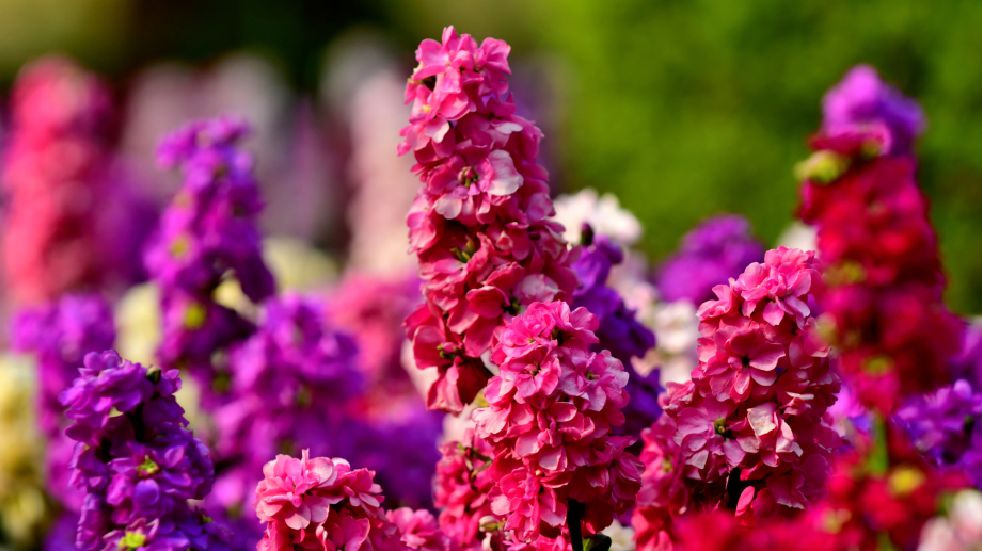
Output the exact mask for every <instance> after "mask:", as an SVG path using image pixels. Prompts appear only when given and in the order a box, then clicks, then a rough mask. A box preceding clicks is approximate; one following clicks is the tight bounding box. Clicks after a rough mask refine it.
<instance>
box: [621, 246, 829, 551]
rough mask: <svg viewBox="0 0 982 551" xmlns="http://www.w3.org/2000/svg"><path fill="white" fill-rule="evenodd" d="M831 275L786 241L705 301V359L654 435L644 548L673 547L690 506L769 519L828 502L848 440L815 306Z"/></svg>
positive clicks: (649, 445)
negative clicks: (836, 423)
mask: <svg viewBox="0 0 982 551" xmlns="http://www.w3.org/2000/svg"><path fill="white" fill-rule="evenodd" d="M819 281H820V278H819V277H818V272H817V271H816V262H815V259H814V255H813V254H812V253H806V252H802V251H798V250H794V249H786V248H779V249H775V250H771V251H768V252H767V253H766V254H765V256H764V262H762V263H753V264H751V265H749V266H748V267H747V269H746V271H744V273H743V274H742V275H741V276H740V277H739V278H737V279H731V280H730V283H729V285H727V286H717V287H716V288H715V289H714V293H715V294H716V296H717V297H718V298H717V300H714V301H709V302H706V303H705V304H703V305H702V306H701V307H700V308H699V318H700V327H699V330H700V333H701V335H702V338H700V339H699V344H698V349H699V350H698V352H699V365H698V366H697V367H696V369H695V371H693V374H692V380H691V381H688V382H686V383H685V384H684V385H669V389H668V393H667V395H666V396H665V398H664V399H665V403H664V406H663V410H664V416H663V417H662V418H661V419H659V420H658V421H657V422H656V423H655V424H654V426H653V427H652V428H651V430H650V431H649V432H648V433H647V434H646V453H645V454H644V455H643V456H642V460H643V461H644V462H645V471H644V474H643V475H642V491H641V493H640V494H639V504H640V506H639V508H638V509H637V512H636V514H635V518H634V524H635V527H636V528H637V530H638V533H639V548H640V549H646V550H655V549H672V548H673V547H672V546H673V545H674V543H673V542H677V540H678V538H679V534H678V532H677V529H676V528H675V527H674V525H673V524H674V521H675V518H674V517H676V516H679V515H681V514H684V513H686V512H688V511H693V510H700V509H717V510H720V509H732V510H733V512H734V514H735V515H739V516H746V517H754V516H768V515H771V514H777V513H782V512H783V513H786V512H787V511H792V510H795V509H801V508H804V507H806V506H807V505H808V504H810V503H814V502H815V501H816V500H817V499H818V498H820V497H821V493H822V490H823V488H824V483H825V480H826V478H827V476H828V473H829V464H830V459H831V456H832V453H833V452H834V451H835V450H836V448H837V447H838V446H839V445H840V438H839V437H838V435H837V434H836V433H835V431H834V430H833V429H832V427H831V426H830V424H829V423H830V421H829V418H828V416H827V415H826V412H827V409H828V407H829V406H831V405H832V404H833V403H834V402H835V399H836V396H835V394H836V392H838V388H839V381H838V377H837V375H836V373H835V372H834V371H833V370H832V369H831V368H830V366H829V359H828V346H827V345H824V344H823V343H821V342H820V340H819V339H818V338H817V336H816V335H815V319H814V318H813V317H812V310H813V309H812V308H811V306H809V304H811V303H812V302H813V297H812V293H813V292H815V291H816V290H818V289H820V287H818V285H817V283H818V282H819ZM676 470H678V471H680V474H678V473H676V472H675V471H676Z"/></svg>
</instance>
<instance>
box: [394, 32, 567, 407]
mask: <svg viewBox="0 0 982 551" xmlns="http://www.w3.org/2000/svg"><path fill="white" fill-rule="evenodd" d="M508 51H509V47H508V45H507V44H505V43H504V42H503V41H501V40H497V39H492V38H489V39H486V40H484V41H483V42H482V43H481V44H480V45H478V44H477V42H476V41H475V40H474V38H473V37H472V36H470V35H466V34H465V35H459V34H457V32H456V31H455V30H454V29H453V28H452V27H448V28H447V29H446V30H445V31H444V33H443V41H442V42H436V41H433V40H424V41H423V42H422V43H421V44H420V46H419V48H418V49H417V51H416V60H417V61H418V62H419V65H418V66H417V67H416V69H415V70H414V71H413V74H412V77H411V78H410V80H409V84H408V86H407V88H406V101H407V102H408V103H411V104H412V114H411V116H410V125H409V126H408V127H406V128H404V129H403V130H402V135H403V136H404V138H405V140H404V142H403V143H402V145H401V146H400V152H402V153H407V152H412V153H413V155H414V156H415V159H416V164H415V166H414V167H413V170H414V172H416V173H417V174H418V175H419V177H420V179H421V180H422V181H423V184H424V185H423V187H422V188H421V189H420V191H419V193H418V194H417V196H416V199H415V201H414V203H413V206H412V209H411V210H410V213H409V218H408V223H409V228H410V237H409V238H410V244H411V248H412V251H413V252H414V253H415V254H416V256H417V259H418V261H419V275H420V278H421V279H422V290H423V297H424V299H425V302H424V304H423V305H422V306H421V307H420V308H419V309H418V310H416V311H415V312H414V313H413V314H412V315H411V316H410V317H409V318H408V320H407V328H408V332H409V336H410V339H411V340H412V343H413V356H414V359H415V362H416V367H417V368H419V369H435V370H436V372H437V377H436V379H435V382H434V383H433V384H432V385H431V386H430V389H429V393H428V396H427V402H428V404H429V405H430V406H431V407H434V408H439V409H444V410H448V411H460V410H461V409H462V408H463V407H464V405H465V404H468V403H470V402H471V401H472V400H473V399H474V397H475V396H476V395H477V392H478V391H479V390H480V389H481V388H483V387H484V385H485V384H486V383H487V380H488V378H489V377H490V373H489V371H488V370H487V369H486V368H485V366H484V362H483V361H482V360H481V356H482V355H483V354H485V353H486V352H487V351H488V350H489V349H490V348H491V346H492V343H493V341H494V334H495V330H496V329H497V328H498V327H500V326H502V325H503V323H504V321H505V320H506V318H508V317H510V316H511V315H514V314H515V313H517V312H518V311H520V310H521V309H522V308H523V307H525V306H527V305H529V304H531V303H533V302H548V301H552V300H556V299H563V298H566V297H568V295H569V293H571V292H572V291H573V289H574V288H575V286H576V277H575V275H574V274H573V272H572V270H571V269H570V268H569V266H568V262H567V257H568V255H569V251H568V247H567V246H566V243H565V242H564V241H563V238H562V226H560V225H558V224H556V223H555V222H553V221H551V220H550V219H549V216H550V215H552V214H553V207H552V200H551V199H550V197H549V187H548V184H547V180H546V179H547V176H548V175H547V173H546V171H545V169H543V168H542V166H540V165H539V164H538V163H537V160H536V159H537V156H538V148H539V141H540V140H541V138H542V136H541V132H540V131H539V130H538V128H536V127H535V125H534V124H533V123H532V122H531V121H528V120H526V119H524V118H522V117H520V116H518V115H516V114H515V104H514V102H513V101H512V99H511V95H510V94H509V92H508V81H507V77H508V75H509V73H510V69H509V67H508V61H507V56H508Z"/></svg>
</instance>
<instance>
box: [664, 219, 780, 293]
mask: <svg viewBox="0 0 982 551" xmlns="http://www.w3.org/2000/svg"><path fill="white" fill-rule="evenodd" d="M763 258H764V247H763V246H762V245H761V244H760V243H758V242H757V241H756V240H754V239H753V237H751V235H750V227H749V224H747V221H746V220H745V219H744V218H743V217H741V216H737V215H731V214H728V215H721V216H716V217H714V218H710V219H709V220H706V221H705V222H703V223H701V224H699V225H698V226H697V227H696V228H694V229H693V230H691V231H690V232H689V233H687V234H686V235H685V237H683V238H682V246H681V247H679V251H678V252H677V253H676V254H675V255H674V256H672V257H670V258H668V259H667V260H665V262H664V263H663V264H662V265H661V267H660V269H659V270H658V282H657V283H658V290H659V291H660V292H661V295H662V298H664V299H665V300H666V301H668V302H675V301H677V300H687V301H689V302H691V303H692V304H694V305H696V306H698V305H699V304H702V303H703V302H705V301H707V300H710V299H712V298H713V287H714V286H716V285H721V284H725V283H726V282H727V281H728V280H729V278H731V277H736V276H738V275H740V274H741V273H742V272H743V269H744V268H746V267H747V265H748V264H750V263H751V262H758V261H760V260H762V259H763Z"/></svg>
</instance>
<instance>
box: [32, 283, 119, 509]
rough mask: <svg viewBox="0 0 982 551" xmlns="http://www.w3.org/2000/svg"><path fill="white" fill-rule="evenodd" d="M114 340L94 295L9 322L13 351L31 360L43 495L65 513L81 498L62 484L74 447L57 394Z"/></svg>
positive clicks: (108, 315) (106, 312)
mask: <svg viewBox="0 0 982 551" xmlns="http://www.w3.org/2000/svg"><path fill="white" fill-rule="evenodd" d="M115 339H116V331H115V328H114V326H113V316H112V311H111V310H110V308H109V304H108V303H107V302H106V301H105V299H103V298H102V297H100V296H98V295H66V296H64V297H62V298H61V299H60V300H58V301H57V302H54V303H52V304H49V305H46V306H42V307H37V308H32V309H25V310H22V311H20V312H19V313H18V315H17V317H16V318H15V320H14V325H13V341H14V342H13V344H14V346H15V348H17V349H18V350H20V351H21V352H30V353H32V354H33V355H34V356H35V357H36V358H37V371H38V377H37V380H38V383H39V389H38V395H37V403H38V422H39V424H40V426H41V430H42V431H43V433H44V435H45V438H46V440H47V449H46V454H45V456H46V457H45V463H46V476H47V481H48V491H49V492H51V494H52V495H54V496H55V497H57V499H58V500H59V501H60V502H61V503H62V505H64V506H65V507H67V508H68V509H73V510H77V509H78V507H79V506H80V505H81V494H79V493H78V492H76V491H75V490H74V488H72V487H71V485H69V484H68V476H69V470H68V465H69V463H70V462H71V458H72V453H73V449H74V447H75V445H74V442H73V441H72V440H71V439H69V438H66V437H65V435H64V429H65V426H66V424H67V422H66V419H65V415H64V409H63V408H62V406H61V402H60V401H59V395H60V394H61V393H62V392H63V391H64V390H65V389H67V388H68V387H70V386H71V384H72V381H73V380H75V378H76V377H77V376H78V375H79V370H80V369H81V368H82V359H83V358H84V357H85V355H86V354H88V353H89V352H104V351H106V350H109V349H110V348H112V347H113V341H114V340H115Z"/></svg>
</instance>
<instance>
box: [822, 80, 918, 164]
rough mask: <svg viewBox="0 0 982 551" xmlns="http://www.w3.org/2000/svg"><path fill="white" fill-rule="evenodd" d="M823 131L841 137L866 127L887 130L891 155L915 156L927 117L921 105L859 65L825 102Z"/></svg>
mask: <svg viewBox="0 0 982 551" xmlns="http://www.w3.org/2000/svg"><path fill="white" fill-rule="evenodd" d="M822 113H823V115H824V120H823V123H822V131H823V132H826V133H829V134H838V133H840V132H842V131H846V130H850V129H853V128H857V127H859V128H862V127H875V126H881V127H884V128H885V130H886V132H887V135H888V137H889V144H888V148H887V149H888V150H889V151H890V152H891V154H899V155H909V154H912V153H913V148H914V142H915V141H916V139H917V137H918V136H919V135H920V133H921V132H922V131H923V130H924V115H923V114H922V113H921V108H920V106H919V105H917V102H916V101H914V100H912V99H909V98H906V97H904V95H903V94H901V93H900V92H899V91H898V90H896V89H895V88H893V87H892V86H890V85H888V84H886V83H885V82H883V81H882V80H880V77H879V75H877V73H876V69H874V68H872V67H870V66H868V65H858V66H856V67H853V68H852V69H850V70H849V72H847V73H846V75H845V77H843V79H842V81H841V82H839V83H838V84H836V85H835V86H834V87H832V89H830V90H829V91H828V93H827V94H826V95H825V98H824V99H823V101H822Z"/></svg>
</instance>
